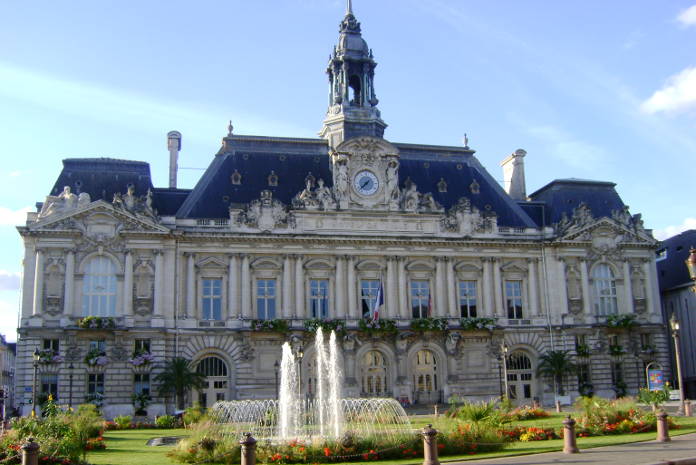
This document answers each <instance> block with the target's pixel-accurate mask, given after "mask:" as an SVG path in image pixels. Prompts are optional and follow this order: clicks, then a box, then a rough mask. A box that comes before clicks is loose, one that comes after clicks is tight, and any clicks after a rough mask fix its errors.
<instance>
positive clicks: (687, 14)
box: [677, 5, 696, 26]
mask: <svg viewBox="0 0 696 465" xmlns="http://www.w3.org/2000/svg"><path fill="white" fill-rule="evenodd" d="M677 21H679V22H680V23H682V24H683V25H684V26H696V5H694V6H691V7H689V8H687V9H686V10H684V11H682V12H681V13H679V16H677Z"/></svg>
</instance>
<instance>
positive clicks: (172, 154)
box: [167, 131, 181, 189]
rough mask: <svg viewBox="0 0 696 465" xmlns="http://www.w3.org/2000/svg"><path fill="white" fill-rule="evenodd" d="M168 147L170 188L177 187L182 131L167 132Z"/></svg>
mask: <svg viewBox="0 0 696 465" xmlns="http://www.w3.org/2000/svg"><path fill="white" fill-rule="evenodd" d="M167 149H169V188H170V189H176V173H177V171H178V169H179V151H180V150H181V133H180V132H179V131H169V132H168V133H167Z"/></svg>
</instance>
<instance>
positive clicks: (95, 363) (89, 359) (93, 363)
mask: <svg viewBox="0 0 696 465" xmlns="http://www.w3.org/2000/svg"><path fill="white" fill-rule="evenodd" d="M84 360H85V363H86V364H87V365H88V366H90V367H95V368H101V367H105V366H106V365H107V364H108V363H109V357H107V356H106V354H105V353H104V351H102V350H99V349H90V350H89V352H87V355H85V359H84Z"/></svg>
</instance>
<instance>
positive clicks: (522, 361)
mask: <svg viewBox="0 0 696 465" xmlns="http://www.w3.org/2000/svg"><path fill="white" fill-rule="evenodd" d="M507 385H508V398H509V399H510V400H511V401H512V402H513V403H515V404H516V405H524V404H528V403H529V402H530V401H531V400H532V398H533V396H534V371H533V370H532V361H531V360H530V359H529V357H528V356H527V354H525V353H524V352H520V351H516V352H513V353H511V354H510V356H509V357H508V358H507Z"/></svg>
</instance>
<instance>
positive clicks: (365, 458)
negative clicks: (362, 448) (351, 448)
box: [362, 454, 370, 460]
mask: <svg viewBox="0 0 696 465" xmlns="http://www.w3.org/2000/svg"><path fill="white" fill-rule="evenodd" d="M362 458H363V460H369V459H370V456H369V455H367V454H363V455H362Z"/></svg>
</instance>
